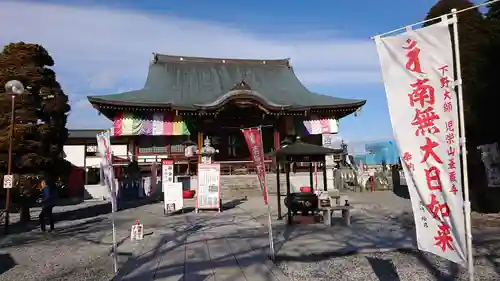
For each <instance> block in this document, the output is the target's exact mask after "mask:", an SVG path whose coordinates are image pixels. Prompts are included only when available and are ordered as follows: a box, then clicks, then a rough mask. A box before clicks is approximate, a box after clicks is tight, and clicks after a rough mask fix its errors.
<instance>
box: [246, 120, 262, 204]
mask: <svg viewBox="0 0 500 281" xmlns="http://www.w3.org/2000/svg"><path fill="white" fill-rule="evenodd" d="M241 132H242V133H243V136H244V137H245V140H246V142H247V145H248V150H249V151H250V155H251V156H252V161H253V162H254V163H255V167H256V170H257V176H258V177H259V182H260V186H261V189H262V191H263V192H264V203H265V204H267V195H268V194H267V186H266V165H265V163H264V147H263V145H262V132H261V131H260V128H247V129H241Z"/></svg>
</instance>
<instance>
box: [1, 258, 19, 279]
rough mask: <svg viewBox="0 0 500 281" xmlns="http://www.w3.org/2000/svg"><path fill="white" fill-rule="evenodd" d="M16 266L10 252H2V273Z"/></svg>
mask: <svg viewBox="0 0 500 281" xmlns="http://www.w3.org/2000/svg"><path fill="white" fill-rule="evenodd" d="M14 266H16V262H15V261H14V259H13V258H12V256H11V255H10V254H8V253H0V275H2V274H3V273H4V272H6V271H8V270H9V269H11V268H13V267H14Z"/></svg>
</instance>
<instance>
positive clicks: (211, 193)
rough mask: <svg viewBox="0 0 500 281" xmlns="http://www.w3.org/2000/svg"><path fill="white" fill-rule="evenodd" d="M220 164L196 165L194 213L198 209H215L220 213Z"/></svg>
mask: <svg viewBox="0 0 500 281" xmlns="http://www.w3.org/2000/svg"><path fill="white" fill-rule="evenodd" d="M220 202H221V200H220V164H218V163H211V164H201V163H200V164H198V188H197V190H196V212H198V210H199V209H217V210H218V211H219V212H220V208H221V206H220Z"/></svg>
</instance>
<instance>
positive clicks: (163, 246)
mask: <svg viewBox="0 0 500 281" xmlns="http://www.w3.org/2000/svg"><path fill="white" fill-rule="evenodd" d="M188 217H191V218H192V221H193V222H194V223H192V224H191V225H184V226H182V227H181V228H177V229H176V228H175V227H171V226H166V227H165V229H164V231H163V232H162V233H159V235H156V236H154V237H151V238H149V240H150V241H148V242H147V244H146V245H145V246H144V247H143V248H142V249H141V250H140V251H138V252H137V253H136V254H135V255H136V258H135V259H131V261H130V262H128V263H127V264H125V266H124V267H123V269H122V270H121V272H120V273H119V275H118V276H117V277H116V278H115V279H114V280H123V281H139V280H163V281H179V280H183V281H202V280H210V281H212V280H213V281H215V280H217V281H225V280H228V281H229V280H231V281H246V280H249V281H261V280H262V281H264V280H265V281H287V280H288V278H287V277H285V276H284V275H283V273H282V272H281V271H280V270H279V269H278V268H277V267H276V265H274V264H273V263H272V262H271V261H270V260H269V258H268V257H267V256H266V253H265V250H264V251H263V249H265V248H266V244H267V234H266V233H267V232H266V228H264V227H263V226H262V225H261V224H260V223H259V222H257V221H256V220H255V219H254V218H252V216H250V215H249V214H248V213H247V212H245V211H244V210H243V209H240V208H238V207H236V208H233V209H230V210H226V211H224V212H222V213H219V214H217V213H213V212H208V211H207V212H204V213H200V214H194V213H193V214H188ZM195 220H196V221H195Z"/></svg>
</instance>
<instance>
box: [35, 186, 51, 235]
mask: <svg viewBox="0 0 500 281" xmlns="http://www.w3.org/2000/svg"><path fill="white" fill-rule="evenodd" d="M40 189H41V191H42V211H41V212H40V215H39V216H38V219H39V221H40V229H41V230H42V231H43V232H45V230H46V229H45V219H46V218H48V220H49V225H50V229H49V232H51V231H53V230H54V217H53V216H52V209H53V208H54V199H53V196H52V194H51V190H50V186H49V185H48V184H47V182H46V181H45V180H42V182H41V183H40Z"/></svg>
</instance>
